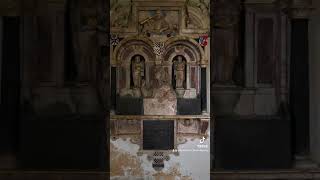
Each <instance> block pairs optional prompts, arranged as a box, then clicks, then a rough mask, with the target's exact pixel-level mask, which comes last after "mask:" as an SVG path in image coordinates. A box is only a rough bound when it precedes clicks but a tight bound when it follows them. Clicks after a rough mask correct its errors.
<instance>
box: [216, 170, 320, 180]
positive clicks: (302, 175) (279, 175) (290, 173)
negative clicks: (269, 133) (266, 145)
mask: <svg viewBox="0 0 320 180" xmlns="http://www.w3.org/2000/svg"><path fill="white" fill-rule="evenodd" d="M211 178H212V179H219V180H229V179H243V180H251V179H252V180H264V179H270V180H271V179H274V180H276V179H297V180H303V179H308V180H310V179H318V180H320V169H309V170H307V169H305V170H301V169H288V170H270V171H216V172H211Z"/></svg>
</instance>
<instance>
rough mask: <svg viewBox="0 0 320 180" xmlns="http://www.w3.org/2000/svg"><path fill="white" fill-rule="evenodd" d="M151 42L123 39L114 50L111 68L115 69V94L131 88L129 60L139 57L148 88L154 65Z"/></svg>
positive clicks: (137, 38) (134, 38)
mask: <svg viewBox="0 0 320 180" xmlns="http://www.w3.org/2000/svg"><path fill="white" fill-rule="evenodd" d="M152 45H153V43H152V41H150V40H149V39H146V38H142V37H131V38H127V39H123V40H122V41H121V42H120V43H119V44H118V45H117V47H116V48H115V50H114V53H113V57H112V58H113V59H112V61H113V64H112V66H114V67H116V68H117V92H118V93H119V90H121V89H130V88H131V82H132V80H131V60H132V59H133V58H134V57H135V56H137V55H139V56H141V57H142V58H143V60H144V64H145V78H146V79H145V81H146V86H150V81H151V80H150V77H151V76H150V74H151V73H152V68H153V66H154V64H155V59H156V57H155V54H154V53H153V48H152Z"/></svg>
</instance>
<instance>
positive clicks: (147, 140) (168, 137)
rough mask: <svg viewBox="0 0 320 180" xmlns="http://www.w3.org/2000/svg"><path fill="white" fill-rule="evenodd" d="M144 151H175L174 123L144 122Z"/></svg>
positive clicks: (170, 121) (166, 121) (169, 121)
mask: <svg viewBox="0 0 320 180" xmlns="http://www.w3.org/2000/svg"><path fill="white" fill-rule="evenodd" d="M143 149H144V150H169V149H174V121H172V120H165V121H151V120H145V121H143Z"/></svg>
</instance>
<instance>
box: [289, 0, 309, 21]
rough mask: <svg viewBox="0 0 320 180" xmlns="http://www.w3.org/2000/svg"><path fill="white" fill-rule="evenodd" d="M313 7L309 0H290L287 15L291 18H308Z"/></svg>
mask: <svg viewBox="0 0 320 180" xmlns="http://www.w3.org/2000/svg"><path fill="white" fill-rule="evenodd" d="M313 9H314V8H313V7H312V1H311V0H292V2H291V5H290V8H289V15H290V16H291V18H292V19H308V18H309V16H310V14H311V13H312V11H313Z"/></svg>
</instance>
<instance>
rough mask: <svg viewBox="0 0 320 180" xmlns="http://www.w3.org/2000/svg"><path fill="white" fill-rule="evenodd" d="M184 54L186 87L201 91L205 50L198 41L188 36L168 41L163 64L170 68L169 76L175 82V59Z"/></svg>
mask: <svg viewBox="0 0 320 180" xmlns="http://www.w3.org/2000/svg"><path fill="white" fill-rule="evenodd" d="M177 56H182V57H183V58H184V59H185V61H186V85H185V89H186V90H189V91H194V90H195V91H196V93H197V95H199V93H200V66H201V65H202V64H203V62H205V55H204V50H203V49H202V47H201V46H200V45H199V44H198V42H197V41H195V40H194V39H191V38H188V37H179V38H172V39H170V40H168V41H167V42H166V50H165V53H164V56H163V63H162V65H163V66H164V67H165V69H168V73H169V75H170V76H169V77H170V78H171V82H173V79H172V78H173V68H172V67H173V61H174V58H175V57H177Z"/></svg>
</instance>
